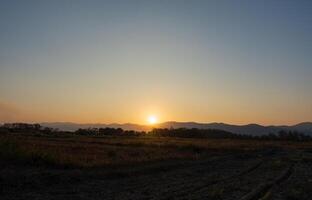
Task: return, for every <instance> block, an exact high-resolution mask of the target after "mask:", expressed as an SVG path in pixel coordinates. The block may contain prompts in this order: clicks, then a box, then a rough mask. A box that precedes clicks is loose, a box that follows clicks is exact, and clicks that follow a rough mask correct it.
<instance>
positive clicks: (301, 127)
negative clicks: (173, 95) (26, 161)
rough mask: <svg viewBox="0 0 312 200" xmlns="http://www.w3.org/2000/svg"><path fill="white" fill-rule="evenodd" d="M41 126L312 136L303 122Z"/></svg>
mask: <svg viewBox="0 0 312 200" xmlns="http://www.w3.org/2000/svg"><path fill="white" fill-rule="evenodd" d="M41 125H42V126H45V127H51V128H58V129H60V130H64V131H76V130H77V129H79V128H82V129H85V128H105V127H109V128H122V129H124V130H135V131H149V130H151V129H152V128H198V129H218V130H224V131H228V132H231V133H236V134H243V135H253V136H261V135H266V134H269V133H278V132H279V131H280V130H292V131H299V132H301V133H305V134H307V135H312V122H304V123H300V124H296V125H293V126H262V125H259V124H247V125H231V124H225V123H197V122H174V121H170V122H164V123H160V124H157V125H154V126H147V125H139V124H131V123H127V124H77V123H70V122H55V123H41Z"/></svg>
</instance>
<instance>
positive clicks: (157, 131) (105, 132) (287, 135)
mask: <svg viewBox="0 0 312 200" xmlns="http://www.w3.org/2000/svg"><path fill="white" fill-rule="evenodd" d="M0 133H40V134H62V133H69V134H74V135H85V136H152V137H153V136H154V137H182V138H236V139H257V140H289V141H311V140H312V137H311V136H309V135H305V134H303V133H300V132H298V131H291V130H289V131H287V130H280V131H279V132H278V133H276V134H274V133H269V134H266V135H262V136H252V135H242V134H235V133H231V132H228V131H224V130H218V129H197V128H191V129H189V128H177V129H174V128H170V129H168V128H154V129H153V130H151V131H149V132H144V131H134V130H123V129H121V128H108V127H106V128H87V129H78V130H76V131H74V132H64V131H60V130H58V129H53V128H49V127H42V126H41V125H40V124H27V123H10V124H3V125H2V126H0Z"/></svg>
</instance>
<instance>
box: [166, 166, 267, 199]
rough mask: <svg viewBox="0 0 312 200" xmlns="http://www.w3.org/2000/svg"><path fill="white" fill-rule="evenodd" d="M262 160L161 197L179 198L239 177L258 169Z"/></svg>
mask: <svg viewBox="0 0 312 200" xmlns="http://www.w3.org/2000/svg"><path fill="white" fill-rule="evenodd" d="M264 162H265V161H264V160H261V161H259V162H257V163H256V164H255V165H253V166H251V167H249V168H247V169H246V170H243V171H241V172H240V173H238V174H234V175H230V176H228V177H224V178H221V179H217V180H209V181H208V182H205V183H203V184H202V185H200V186H197V187H194V188H190V189H187V188H185V189H181V190H177V191H174V192H172V191H171V195H170V196H167V197H163V198H161V199H176V198H177V199H179V198H182V197H184V196H185V195H188V194H190V193H195V192H199V191H201V190H203V189H205V188H207V187H209V186H212V185H215V184H219V183H222V182H226V181H231V180H232V179H237V178H241V177H242V176H246V175H248V174H249V173H251V172H253V171H255V170H256V169H258V168H259V167H260V166H261V165H262V164H263V163H264ZM175 193H177V194H175Z"/></svg>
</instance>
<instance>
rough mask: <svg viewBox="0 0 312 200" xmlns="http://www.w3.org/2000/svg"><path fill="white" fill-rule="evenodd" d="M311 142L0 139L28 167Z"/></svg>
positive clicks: (8, 155)
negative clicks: (32, 165)
mask: <svg viewBox="0 0 312 200" xmlns="http://www.w3.org/2000/svg"><path fill="white" fill-rule="evenodd" d="M308 146H310V147H311V143H296V142H272V141H255V140H233V139H184V138H166V137H86V136H72V137H67V138H64V137H62V138H61V137H42V136H41V137H36V136H25V135H2V136H0V150H1V153H0V157H1V158H2V159H6V160H8V159H9V160H19V161H23V162H25V163H29V164H38V163H39V164H42V163H43V164H48V165H58V166H73V167H100V166H112V165H123V164H133V163H139V162H151V161H159V160H170V159H199V158H201V157H204V156H208V155H209V153H211V152H213V153H218V152H222V153H224V152H226V151H228V152H233V151H254V150H259V149H265V148H306V147H308Z"/></svg>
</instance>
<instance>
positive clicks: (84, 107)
mask: <svg viewBox="0 0 312 200" xmlns="http://www.w3.org/2000/svg"><path fill="white" fill-rule="evenodd" d="M311 10H312V1H308V0H307V1H304V0H298V1H294V0H291V1H287V0H273V1H271V0H270V1H269V0H263V1H256V0H237V1H232V0H228V1H224V0H211V1H210V0H207V1H199V0H192V1H190V0H185V1H184V0H177V1H175V0H151V1H146V0H142V1H137V0H112V1H104V0H103V1H96V0H90V1H85V0H83V1H80V0H72V1H69V0H54V1H48V0H37V1H33V0H29V1H24V0H21V1H16V0H2V1H0V122H17V121H18V122H55V121H66V122H69V121H70V122H78V123H113V122H115V123H127V122H130V123H141V124H144V123H146V120H147V119H148V118H149V116H150V115H154V116H156V117H157V118H158V120H159V122H163V121H196V122H225V123H232V124H248V123H259V124H264V125H268V124H276V125H278V124H296V123H299V122H303V121H312V38H311V36H312V12H311Z"/></svg>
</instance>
